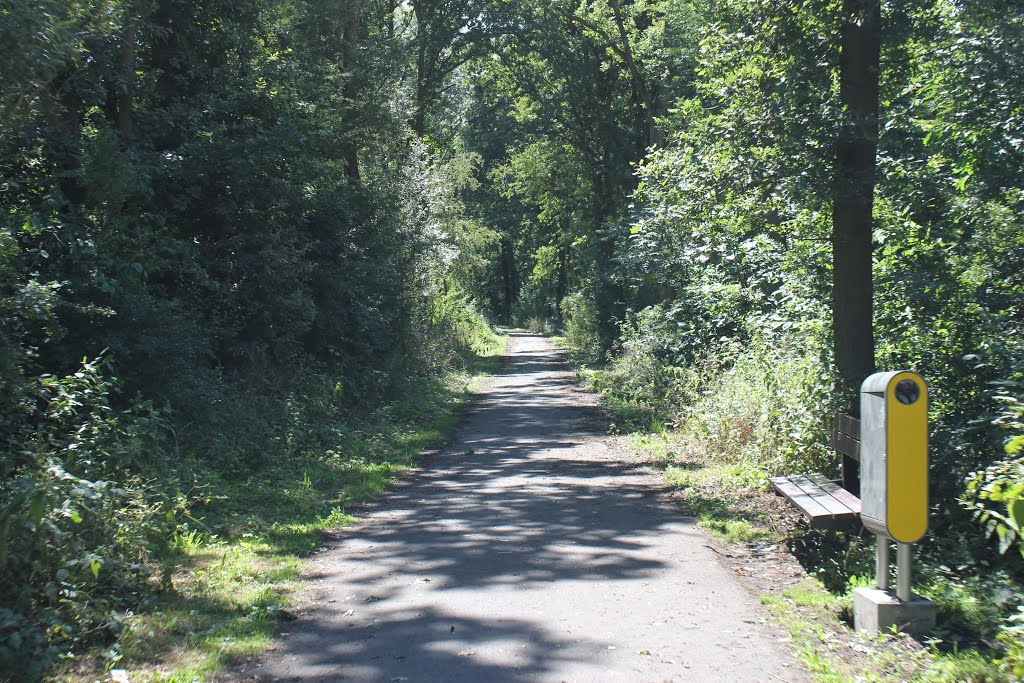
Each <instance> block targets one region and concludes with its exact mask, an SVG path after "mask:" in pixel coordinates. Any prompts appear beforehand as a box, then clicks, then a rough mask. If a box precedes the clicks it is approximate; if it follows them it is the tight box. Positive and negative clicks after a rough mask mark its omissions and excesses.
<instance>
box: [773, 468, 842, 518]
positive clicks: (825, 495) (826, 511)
mask: <svg viewBox="0 0 1024 683" xmlns="http://www.w3.org/2000/svg"><path fill="white" fill-rule="evenodd" d="M769 481H771V484H772V486H773V487H774V488H775V490H776V491H778V492H779V493H780V494H781V495H783V496H785V497H786V498H787V499H789V501H790V502H792V503H793V505H795V506H796V507H797V509H799V510H800V512H801V513H802V514H803V515H804V517H806V518H807V520H808V524H809V525H810V527H811V528H812V529H831V530H836V531H838V530H843V529H850V528H853V527H855V526H856V525H857V523H858V522H859V519H860V500H859V499H857V497H856V496H853V495H852V494H850V493H849V492H848V491H844V490H843V489H842V488H840V487H838V486H836V485H835V484H834V483H833V482H831V481H829V480H828V479H826V478H825V477H824V476H823V475H820V474H813V475H807V476H803V475H798V476H795V477H772V478H771V479H770V480H769ZM823 484H824V485H823Z"/></svg>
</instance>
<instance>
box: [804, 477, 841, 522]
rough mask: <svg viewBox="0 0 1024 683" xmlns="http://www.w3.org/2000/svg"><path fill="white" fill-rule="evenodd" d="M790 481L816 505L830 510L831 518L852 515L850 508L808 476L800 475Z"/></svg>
mask: <svg viewBox="0 0 1024 683" xmlns="http://www.w3.org/2000/svg"><path fill="white" fill-rule="evenodd" d="M789 480H790V481H791V482H793V483H794V484H796V485H797V486H798V487H799V488H800V490H802V491H803V492H804V494H805V495H807V496H810V498H811V499H812V500H814V502H815V503H817V504H818V505H820V506H821V507H823V508H825V509H826V510H828V514H829V515H830V516H832V517H834V516H836V515H845V514H849V513H850V508H848V507H847V506H846V505H843V504H842V503H841V502H840V501H838V500H837V499H836V498H835V497H834V496H832V495H831V494H829V492H828V491H826V490H825V489H823V488H822V487H821V486H819V485H818V484H816V483H815V482H813V481H812V480H811V479H809V478H808V477H807V476H805V475H802V474H798V475H796V476H793V477H790V478H789Z"/></svg>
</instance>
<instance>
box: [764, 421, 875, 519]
mask: <svg viewBox="0 0 1024 683" xmlns="http://www.w3.org/2000/svg"><path fill="white" fill-rule="evenodd" d="M831 442H832V448H834V449H835V450H836V452H838V453H839V455H840V456H841V461H840V467H841V469H842V479H841V480H840V481H832V480H830V479H828V478H827V477H826V476H824V475H822V474H817V473H814V474H799V475H796V476H792V477H772V478H771V479H770V480H769V481H771V483H772V486H773V487H774V488H775V491H776V492H777V493H778V494H779V495H782V496H784V497H786V498H787V499H788V500H789V501H790V502H791V503H793V505H795V506H796V507H797V509H798V510H800V512H802V513H803V515H804V517H806V518H807V521H808V523H809V524H810V526H811V528H812V529H832V530H844V529H853V528H856V527H857V526H858V525H859V524H860V498H858V497H857V496H859V495H860V472H859V470H860V420H858V419H856V418H854V417H851V416H849V415H845V414H843V413H838V414H837V415H836V421H835V426H834V427H833V429H832V439H831Z"/></svg>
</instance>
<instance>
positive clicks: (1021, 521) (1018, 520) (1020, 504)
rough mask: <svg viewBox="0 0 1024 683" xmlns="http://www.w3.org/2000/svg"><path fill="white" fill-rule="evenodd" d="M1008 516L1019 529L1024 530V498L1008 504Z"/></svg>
mask: <svg viewBox="0 0 1024 683" xmlns="http://www.w3.org/2000/svg"><path fill="white" fill-rule="evenodd" d="M1006 515H1007V517H1009V518H1010V519H1011V520H1012V521H1013V523H1014V524H1016V525H1017V528H1018V529H1024V498H1018V499H1017V500H1011V501H1010V502H1009V503H1007V504H1006Z"/></svg>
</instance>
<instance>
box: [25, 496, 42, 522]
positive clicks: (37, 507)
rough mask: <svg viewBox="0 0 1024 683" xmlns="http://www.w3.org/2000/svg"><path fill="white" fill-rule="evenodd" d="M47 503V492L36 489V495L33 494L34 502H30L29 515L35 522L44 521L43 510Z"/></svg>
mask: <svg viewBox="0 0 1024 683" xmlns="http://www.w3.org/2000/svg"><path fill="white" fill-rule="evenodd" d="M45 505H46V492H45V491H36V493H35V495H34V496H32V502H31V503H30V504H29V509H28V516H29V519H31V520H32V523H33V524H39V522H41V521H43V512H44V509H45Z"/></svg>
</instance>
